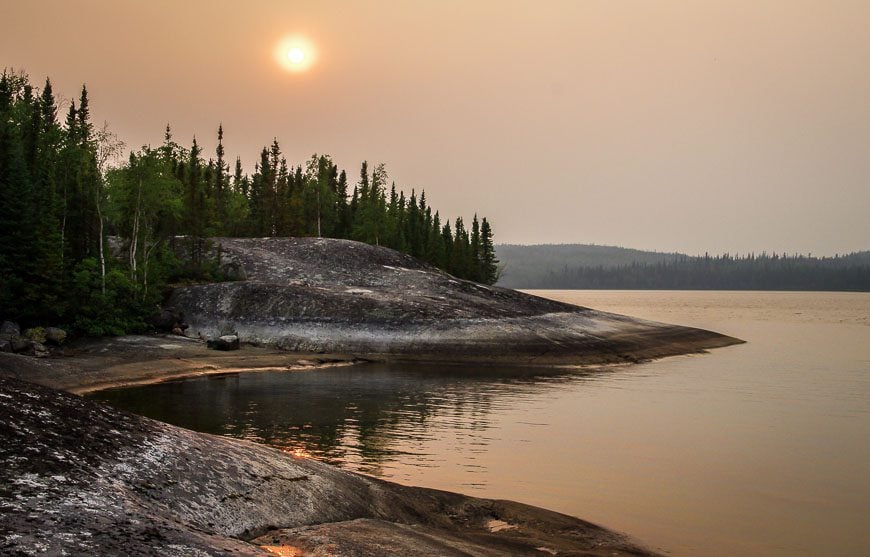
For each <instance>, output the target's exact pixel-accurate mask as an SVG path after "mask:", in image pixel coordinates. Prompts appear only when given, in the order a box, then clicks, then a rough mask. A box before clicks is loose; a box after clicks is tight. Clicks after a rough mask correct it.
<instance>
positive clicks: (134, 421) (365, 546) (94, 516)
mask: <svg viewBox="0 0 870 557" xmlns="http://www.w3.org/2000/svg"><path fill="white" fill-rule="evenodd" d="M0 516H2V520H0V554H3V555H31V554H40V553H44V554H51V555H63V554H71V555H227V554H233V555H266V554H269V553H267V550H269V551H275V552H281V551H283V552H284V554H294V555H296V554H302V555H334V556H338V555H345V556H351V555H481V556H484V555H554V554H555V555H650V553H649V552H647V551H646V550H644V549H643V548H641V547H638V546H637V545H635V544H633V543H632V542H631V541H630V540H627V539H626V538H625V537H623V536H621V535H619V534H616V533H613V532H610V531H608V530H605V529H602V528H600V527H598V526H595V525H592V524H589V523H587V522H584V521H582V520H579V519H576V518H572V517H568V516H565V515H561V514H558V513H553V512H550V511H545V510H542V509H537V508H534V507H529V506H526V505H521V504H519V503H512V502H508V501H493V500H486V499H477V498H471V497H465V496H462V495H458V494H454V493H448V492H441V491H435V490H428V489H420V488H412V487H404V486H399V485H396V484H391V483H389V482H384V481H381V480H376V479H374V478H369V477H365V476H360V475H356V474H352V473H349V472H345V471H342V470H339V469H337V468H333V467H330V466H328V465H326V464H322V463H319V462H316V461H311V460H306V459H300V458H295V457H292V456H290V455H286V454H283V453H281V452H279V451H277V450H275V449H271V448H268V447H265V446H260V445H254V444H251V443H247V442H244V441H237V440H231V439H226V438H221V437H215V436H210V435H205V434H199V433H194V432H191V431H188V430H184V429H181V428H177V427H174V426H170V425H167V424H163V423H160V422H156V421H153V420H148V419H146V418H142V417H139V416H136V415H133V414H129V413H125V412H121V411H118V410H114V409H112V408H109V407H107V406H105V405H101V404H98V403H95V402H92V401H88V400H85V399H82V398H80V397H77V396H75V395H71V394H68V393H64V392H61V391H56V390H53V389H49V388H46V387H41V386H37V385H34V384H32V383H26V382H22V381H17V380H14V379H8V378H0ZM494 523H497V524H500V525H502V524H503V525H507V526H506V527H498V528H493V527H492V524H494ZM291 550H292V551H297V550H298V551H297V552H296V553H291Z"/></svg>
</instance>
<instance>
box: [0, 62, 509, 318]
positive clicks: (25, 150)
mask: <svg viewBox="0 0 870 557" xmlns="http://www.w3.org/2000/svg"><path fill="white" fill-rule="evenodd" d="M217 139H218V142H217V148H216V149H215V152H214V156H210V157H208V158H206V157H205V155H204V154H203V152H202V148H201V147H200V146H199V145H198V143H197V141H196V139H195V138H194V140H193V141H192V144H191V146H190V147H189V148H185V147H182V146H181V145H179V144H178V143H176V142H175V141H174V139H173V137H172V133H171V129H170V127H169V126H167V127H166V133H165V136H164V141H163V143H162V145H160V146H159V147H156V148H152V147H150V146H145V147H142V148H141V149H138V150H136V151H133V152H131V153H130V154H129V157H128V158H127V159H126V160H125V161H124V162H123V163H121V164H117V165H114V166H113V165H111V164H110V162H111V161H112V160H113V159H114V158H116V157H118V156H119V155H120V154H121V151H122V149H123V143H122V142H121V141H120V140H118V139H117V138H116V137H115V136H114V135H113V134H112V133H110V132H109V131H108V129H107V128H106V127H105V126H103V127H102V128H98V127H95V126H94V124H93V123H92V122H91V117H90V105H89V99H88V91H87V88H86V87H83V88H82V90H81V94H80V95H79V97H78V99H77V100H76V101H73V102H71V103H70V106H69V108H68V110H67V111H66V114H65V118H64V119H63V121H62V122H61V118H59V116H58V103H57V101H56V99H55V96H54V93H53V90H52V85H51V82H50V81H49V80H46V82H45V85H44V86H43V87H42V89H41V90H40V89H38V88H36V87H34V86H33V85H32V84H31V83H30V82H29V79H28V77H27V76H26V75H24V74H21V73H14V72H8V71H4V72H3V74H2V77H0V316H2V317H4V318H10V319H16V320H19V321H20V322H22V323H25V324H29V323H34V324H35V323H41V324H62V325H66V326H67V327H70V328H71V329H74V330H76V331H78V332H80V333H83V334H90V335H102V334H122V333H124V332H130V331H136V330H141V329H144V328H146V324H145V323H146V319H147V317H148V316H149V315H150V314H151V313H153V312H154V310H155V308H156V306H157V304H158V302H159V301H160V297H161V295H162V290H163V287H164V286H165V285H166V284H167V283H170V282H176V281H181V280H220V278H221V277H220V270H219V266H218V265H217V262H216V261H215V260H214V259H213V258H212V257H211V256H210V255H209V254H210V253H212V251H213V250H210V249H209V245H208V238H210V237H215V236H255V237H264V236H270V237H282V236H321V237H330V238H345V239H353V240H359V241H362V242H367V243H370V244H375V245H381V246H386V247H389V248H393V249H396V250H399V251H402V252H404V253H408V254H410V255H412V256H414V257H417V258H420V259H422V260H424V261H427V262H429V263H430V264H432V265H434V266H436V267H439V268H441V269H444V270H446V271H447V272H450V273H451V274H453V275H455V276H457V277H460V278H465V279H469V280H475V281H478V282H483V283H487V284H492V283H494V282H495V281H496V279H497V278H498V277H497V274H498V266H497V264H498V261H497V259H496V256H495V250H494V246H493V232H492V227H491V226H490V223H489V222H488V221H487V219H486V218H483V219H478V217H477V215H475V216H474V217H473V219H472V221H471V224H470V225H468V224H466V222H465V221H463V219H462V218H461V217H457V218H456V219H455V220H454V221H453V223H452V224H451V222H450V221H449V220H447V221H443V222H442V220H441V216H440V214H439V212H438V211H437V210H434V209H433V208H432V207H431V206H429V205H428V203H427V201H426V194H425V192H424V191H421V192H420V193H419V195H418V194H417V192H416V191H414V190H412V191H411V193H410V195H406V194H405V192H404V191H402V190H401V189H397V187H396V184H395V183H394V182H390V181H389V179H388V175H387V171H386V168H385V167H384V165H383V164H378V165H374V166H370V165H369V164H368V163H367V162H363V163H362V165H361V168H360V171H359V175H358V179H357V180H356V181H355V182H354V183H352V184H351V181H350V180H349V179H348V176H347V173H346V171H345V170H340V169H339V168H338V165H336V164H335V163H334V162H333V161H332V159H331V158H330V157H329V156H328V155H313V156H312V157H311V158H310V159H309V160H308V161H306V162H305V163H304V164H300V165H296V166H291V165H290V164H289V163H288V161H287V159H286V157H284V155H283V154H282V152H281V147H280V145H279V143H278V141H277V140H275V141H273V142H272V143H271V145H269V146H267V147H264V148H263V150H262V152H261V153H260V158H259V161H258V162H257V163H256V165H255V168H254V172H253V173H252V174H250V175H249V174H247V173H245V171H244V169H243V165H242V161H241V159H240V158H238V157H236V159H235V161H234V165H232V166H231V165H230V164H229V163H228V161H227V159H226V152H225V149H224V146H223V140H224V134H223V128H222V126H219V127H218V130H217ZM117 237H120V239H121V241H120V242H114V243H113V245H112V246H109V239H114V238H117ZM179 238H183V239H182V240H179ZM179 242H181V243H182V245H181V246H179V245H178V244H179ZM110 248H112V249H110ZM180 250H183V251H186V255H185V257H180V258H179V257H177V254H178V253H179V251H180ZM119 254H122V255H119Z"/></svg>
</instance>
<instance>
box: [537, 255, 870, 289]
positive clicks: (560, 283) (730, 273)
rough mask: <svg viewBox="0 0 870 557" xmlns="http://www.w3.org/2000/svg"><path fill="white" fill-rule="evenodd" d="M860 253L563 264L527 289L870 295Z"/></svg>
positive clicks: (868, 267) (868, 269)
mask: <svg viewBox="0 0 870 557" xmlns="http://www.w3.org/2000/svg"><path fill="white" fill-rule="evenodd" d="M860 255H861V254H852V255H845V256H835V257H823V258H818V257H811V256H808V255H799V254H797V255H787V254H776V253H774V254H767V253H763V254H761V255H755V254H748V255H744V256H739V255H730V254H724V255H718V256H710V255H709V254H705V255H704V256H702V257H690V256H685V255H684V256H678V257H675V258H672V259H668V260H663V261H659V262H655V263H631V264H627V265H618V266H611V267H607V266H602V265H599V266H582V265H578V266H570V267H569V266H567V265H566V266H564V267H563V268H562V269H559V270H551V271H550V272H549V273H547V274H546V275H545V276H544V277H543V278H542V279H541V280H540V283H539V284H534V285H527V286H526V287H527V288H529V287H531V288H553V289H618V290H821V291H861V292H867V291H870V264H868V262H867V261H866V258H862V257H860Z"/></svg>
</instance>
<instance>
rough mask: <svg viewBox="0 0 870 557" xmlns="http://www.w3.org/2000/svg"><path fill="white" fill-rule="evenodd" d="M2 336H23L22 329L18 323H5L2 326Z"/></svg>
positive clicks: (0, 328) (0, 327) (0, 332)
mask: <svg viewBox="0 0 870 557" xmlns="http://www.w3.org/2000/svg"><path fill="white" fill-rule="evenodd" d="M0 334H3V335H13V336H18V335H20V334H21V327H19V326H18V323H13V322H12V321H4V322H3V324H2V325H0Z"/></svg>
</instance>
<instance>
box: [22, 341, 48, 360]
mask: <svg viewBox="0 0 870 557" xmlns="http://www.w3.org/2000/svg"><path fill="white" fill-rule="evenodd" d="M26 353H27V354H28V355H30V356H36V357H37V358H47V357H48V356H49V354H50V353H49V351H48V348H46V347H45V345H44V344H42V343H40V342H31V343H30V348H29V350H28V351H27V352H26Z"/></svg>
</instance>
